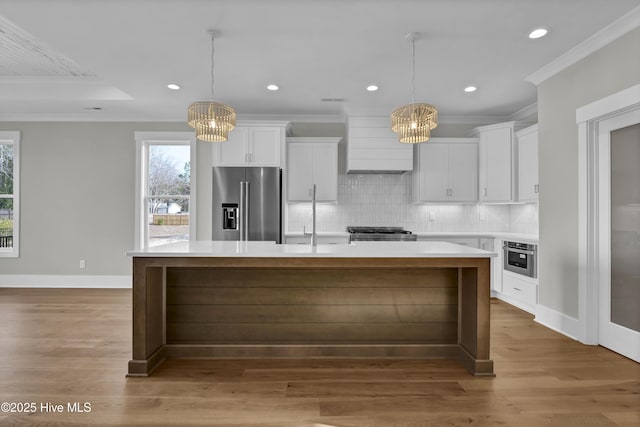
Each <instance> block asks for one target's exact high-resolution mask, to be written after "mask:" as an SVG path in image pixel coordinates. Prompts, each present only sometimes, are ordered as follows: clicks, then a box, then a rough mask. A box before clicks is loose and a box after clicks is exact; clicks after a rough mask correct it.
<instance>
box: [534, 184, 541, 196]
mask: <svg viewBox="0 0 640 427" xmlns="http://www.w3.org/2000/svg"><path fill="white" fill-rule="evenodd" d="M539 191H540V186H539V184H534V186H533V192H534V193H536V194H538V192H539Z"/></svg>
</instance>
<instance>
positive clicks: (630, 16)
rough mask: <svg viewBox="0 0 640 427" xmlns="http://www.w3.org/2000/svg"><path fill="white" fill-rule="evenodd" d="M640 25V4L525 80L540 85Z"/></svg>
mask: <svg viewBox="0 0 640 427" xmlns="http://www.w3.org/2000/svg"><path fill="white" fill-rule="evenodd" d="M639 26H640V6H638V7H636V8H635V9H633V10H631V11H630V12H628V13H627V14H625V15H623V16H621V17H620V18H618V19H617V20H615V21H614V22H612V23H611V24H609V25H607V26H606V27H604V28H603V29H602V30H600V31H598V32H597V33H595V34H594V35H592V36H591V37H589V38H588V39H586V40H585V41H583V42H582V43H580V44H578V45H577V46H575V47H573V48H572V49H570V50H569V51H567V52H566V53H564V54H562V55H561V56H559V57H558V58H556V59H554V60H553V61H551V62H549V63H548V64H547V65H545V66H544V67H542V68H540V69H539V70H538V71H536V72H534V73H532V74H529V75H528V76H527V77H525V80H526V81H528V82H530V83H533V84H534V85H536V86H538V85H539V84H540V83H542V82H543V81H545V80H547V79H548V78H550V77H553V76H554V75H556V74H558V73H559V72H560V71H562V70H564V69H566V68H568V67H570V66H571V65H573V64H575V63H576V62H578V61H580V60H581V59H584V58H586V57H587V56H589V55H591V54H592V53H593V52H596V51H597V50H599V49H601V48H603V47H604V46H606V45H607V44H609V43H611V42H612V41H614V40H616V39H618V38H619V37H621V36H623V35H625V34H627V33H628V32H630V31H632V30H634V29H636V28H638V27H639Z"/></svg>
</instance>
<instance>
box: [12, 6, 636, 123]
mask: <svg viewBox="0 0 640 427" xmlns="http://www.w3.org/2000/svg"><path fill="white" fill-rule="evenodd" d="M639 5H640V1H639V0H616V1H611V0H562V1H560V0H422V1H420V0H368V1H365V0H322V1H318V0H315V1H313V0H227V1H212V0H210V1H205V0H83V1H73V0H2V2H1V3H0V120H12V119H14V120H153V121H184V120H185V119H186V110H187V107H188V105H189V104H190V103H191V102H193V101H198V100H208V99H209V95H210V84H211V81H210V54H211V43H210V38H209V35H208V34H207V30H208V29H215V30H216V31H217V32H218V36H217V37H216V42H215V98H216V99H217V100H220V101H223V102H225V103H228V104H230V105H232V106H233V107H234V108H235V109H236V111H237V112H238V115H239V117H240V118H249V117H253V116H257V115H264V116H271V117H275V116H281V117H289V116H290V117H304V116H308V117H310V116H344V115H345V114H348V113H370V114H388V113H389V112H390V111H391V110H393V109H394V108H396V107H398V106H400V105H403V104H406V103H408V102H410V100H411V44H410V43H409V42H408V41H407V40H406V39H405V36H406V34H407V33H410V32H418V33H420V38H419V39H418V40H417V41H416V78H415V85H416V88H415V99H416V101H418V102H428V103H432V104H435V105H436V106H437V107H438V108H439V111H440V115H441V118H443V119H446V118H450V119H459V120H464V119H465V118H471V117H473V118H476V120H475V121H476V122H478V121H479V120H478V118H503V117H509V116H511V115H512V114H513V113H515V112H517V111H518V110H521V109H523V108H525V107H527V106H529V105H531V104H534V103H535V102H536V89H535V86H534V85H532V84H531V83H528V82H527V81H525V77H527V76H528V75H530V74H531V73H533V72H535V71H537V70H539V69H540V68H541V67H543V66H544V65H546V64H548V63H549V62H551V61H552V60H554V59H555V58H557V57H559V56H560V55H562V54H563V53H565V52H567V51H568V50H570V49H571V48H573V47H574V46H576V45H577V44H579V43H580V42H582V41H584V40H585V39H587V38H588V37H590V36H591V35H593V34H595V33H596V32H598V31H599V30H601V29H602V28H604V27H605V26H607V25H608V24H610V23H611V22H613V21H615V20H616V19H618V18H619V17H621V16H622V15H624V14H626V13H628V12H629V11H631V10H632V9H634V8H635V7H638V6H639ZM540 26H544V27H546V28H548V29H549V34H548V35H547V36H546V37H544V38H542V39H538V40H530V39H528V37H527V34H528V33H529V32H530V31H531V30H532V29H534V28H537V27H540ZM168 83H177V84H179V85H181V90H178V91H171V90H169V89H167V84H168ZM269 83H276V84H278V85H279V87H280V90H279V91H277V92H271V91H268V90H267V89H266V85H267V84H269ZM369 84H376V85H378V86H379V87H380V89H379V90H378V91H377V92H367V91H366V90H365V88H366V86H367V85H369ZM468 85H474V86H477V87H478V90H477V91H476V92H475V93H472V94H467V93H465V92H464V91H463V89H464V88H465V87H466V86H468ZM323 99H325V101H323ZM326 99H330V101H326Z"/></svg>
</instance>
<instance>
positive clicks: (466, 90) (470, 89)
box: [464, 86, 478, 93]
mask: <svg viewBox="0 0 640 427" xmlns="http://www.w3.org/2000/svg"><path fill="white" fill-rule="evenodd" d="M476 90H478V88H477V87H475V86H467V87H465V88H464V91H465V92H467V93H471V92H475V91H476Z"/></svg>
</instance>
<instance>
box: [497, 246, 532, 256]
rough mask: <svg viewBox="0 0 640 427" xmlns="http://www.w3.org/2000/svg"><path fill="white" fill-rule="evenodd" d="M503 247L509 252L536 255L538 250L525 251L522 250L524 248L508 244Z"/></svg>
mask: <svg viewBox="0 0 640 427" xmlns="http://www.w3.org/2000/svg"><path fill="white" fill-rule="evenodd" d="M502 249H504V250H505V251H508V252H515V253H518V254H525V255H535V254H536V251H525V250H522V249H515V248H509V247H507V246H503V247H502Z"/></svg>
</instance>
